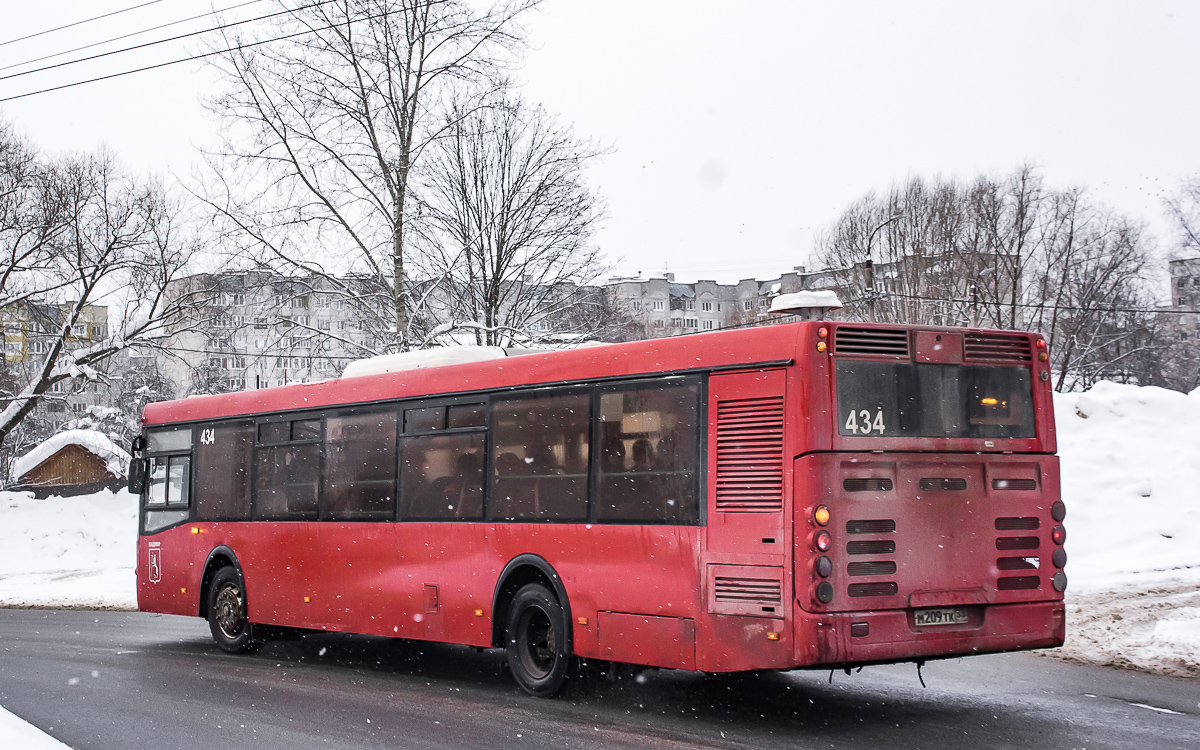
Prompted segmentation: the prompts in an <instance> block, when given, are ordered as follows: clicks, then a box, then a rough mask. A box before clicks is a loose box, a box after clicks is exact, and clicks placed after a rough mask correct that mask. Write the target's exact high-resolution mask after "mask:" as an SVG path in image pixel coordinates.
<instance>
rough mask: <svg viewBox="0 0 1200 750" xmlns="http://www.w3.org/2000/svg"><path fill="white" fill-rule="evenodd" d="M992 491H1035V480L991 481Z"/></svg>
mask: <svg viewBox="0 0 1200 750" xmlns="http://www.w3.org/2000/svg"><path fill="white" fill-rule="evenodd" d="M992 489H993V490H1036V489H1037V480H1036V479H993V480H992Z"/></svg>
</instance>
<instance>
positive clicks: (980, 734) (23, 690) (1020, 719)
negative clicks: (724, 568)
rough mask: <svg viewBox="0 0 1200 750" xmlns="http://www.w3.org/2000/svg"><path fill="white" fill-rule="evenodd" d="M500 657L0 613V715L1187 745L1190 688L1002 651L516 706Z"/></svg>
mask: <svg viewBox="0 0 1200 750" xmlns="http://www.w3.org/2000/svg"><path fill="white" fill-rule="evenodd" d="M503 661H504V660H503V657H502V655H501V654H500V653H499V652H492V651H488V652H482V653H481V652H477V651H476V650H474V649H471V648H464V647H456V646H443V645H435V644H424V643H418V642H412V641H395V640H388V639H382V638H367V637H359V636H343V635H330V634H319V635H311V636H306V637H304V638H302V639H299V640H291V641H276V642H271V643H269V644H267V645H266V646H265V647H264V648H263V649H262V650H261V651H259V652H258V653H256V654H253V655H249V656H230V655H228V654H225V653H224V652H222V651H220V650H219V649H218V648H217V647H216V646H215V645H213V643H212V641H211V639H210V637H209V635H208V626H207V624H206V623H205V622H203V621H202V620H199V619H196V618H185V617H173V616H166V615H152V614H141V613H128V612H84V611H48V610H0V705H3V706H4V707H5V708H7V709H8V710H9V711H11V712H13V713H15V714H17V715H18V716H20V717H22V718H23V719H25V720H26V721H29V722H31V723H33V724H34V725H36V726H38V727H40V728H41V729H43V730H45V731H47V732H49V733H50V734H51V735H53V736H55V737H57V738H58V739H60V740H62V741H63V742H65V743H66V744H68V745H70V746H72V747H75V748H80V749H81V750H93V749H100V748H113V749H119V750H129V749H131V748H153V749H155V750H167V749H169V748H216V747H221V748H240V747H248V748H250V747H253V748H280V749H281V750H282V749H285V748H286V749H287V750H306V749H307V748H493V747H497V748H498V747H528V748H583V747H587V748H593V747H620V748H634V747H636V748H648V747H649V748H659V747H663V748H675V747H679V748H683V747H731V748H741V747H754V748H760V747H788V748H830V747H833V748H1087V749H1088V750H1099V749H1100V748H1153V750H1168V749H1170V748H1188V749H1189V750H1194V748H1198V747H1200V680H1189V679H1181V678H1167V677H1155V676H1151V675H1145V674H1139V673H1135V672H1126V671H1120V670H1114V669H1106V668H1100V667H1085V666H1078V665H1072V664H1065V663H1062V662H1059V661H1057V660H1054V659H1049V658H1045V657H1039V656H1035V655H1032V654H1004V655H993V656H980V657H973V658H969V659H954V660H948V661H942V662H930V663H928V664H926V666H925V668H924V670H923V674H924V678H925V682H926V684H927V685H928V687H927V688H922V687H921V684H920V683H919V682H918V680H917V673H916V668H915V667H913V666H912V665H898V666H888V667H868V668H866V669H864V670H863V671H862V672H860V673H855V674H853V675H851V676H849V677H847V676H846V675H844V674H843V673H842V672H837V673H835V674H834V676H833V683H832V684H829V682H828V679H829V673H828V672H790V673H784V674H780V673H769V674H756V675H745V676H734V677H730V676H712V675H702V674H695V673H687V672H674V671H669V670H649V671H646V672H644V673H642V674H641V675H640V676H637V677H635V676H625V677H622V678H621V679H609V677H607V676H598V675H592V676H589V677H587V678H585V679H580V680H576V681H574V682H573V683H572V684H571V685H570V686H569V687H568V689H567V691H566V692H565V694H564V695H563V696H562V697H560V698H557V699H554V700H543V699H537V698H530V697H528V696H526V695H524V694H523V693H521V692H520V691H519V690H518V689H517V687H516V686H515V684H514V683H513V682H512V679H511V678H510V677H509V676H508V674H507V673H506V672H505V671H504V667H503Z"/></svg>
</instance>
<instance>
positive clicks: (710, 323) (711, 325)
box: [704, 320, 715, 331]
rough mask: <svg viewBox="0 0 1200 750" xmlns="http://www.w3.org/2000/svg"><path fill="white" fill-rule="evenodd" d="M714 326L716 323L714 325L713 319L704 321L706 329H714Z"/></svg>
mask: <svg viewBox="0 0 1200 750" xmlns="http://www.w3.org/2000/svg"><path fill="white" fill-rule="evenodd" d="M714 327H715V325H714V322H713V321H711V320H706V321H704V330H706V331H711V330H713V328H714Z"/></svg>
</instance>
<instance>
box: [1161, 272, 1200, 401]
mask: <svg viewBox="0 0 1200 750" xmlns="http://www.w3.org/2000/svg"><path fill="white" fill-rule="evenodd" d="M1168 270H1169V272H1170V277H1171V301H1170V303H1169V304H1168V305H1167V306H1165V307H1163V308H1161V312H1162V314H1161V315H1160V316H1159V317H1160V318H1161V320H1162V323H1163V331H1164V332H1165V334H1164V338H1165V339H1166V342H1165V343H1166V344H1167V345H1168V346H1169V347H1170V349H1171V350H1172V354H1173V356H1167V357H1164V363H1163V364H1164V366H1163V370H1164V372H1163V374H1164V376H1165V377H1166V379H1167V382H1168V383H1169V384H1170V385H1172V386H1173V387H1177V388H1182V389H1184V390H1189V391H1190V390H1191V389H1192V388H1195V387H1196V386H1197V385H1200V258H1181V259H1179V260H1173V261H1171V262H1170V263H1169V264H1168Z"/></svg>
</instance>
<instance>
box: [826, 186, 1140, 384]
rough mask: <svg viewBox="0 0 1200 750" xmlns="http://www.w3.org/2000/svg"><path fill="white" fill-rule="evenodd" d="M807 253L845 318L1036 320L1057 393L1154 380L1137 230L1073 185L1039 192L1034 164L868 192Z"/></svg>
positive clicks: (1017, 323) (1014, 324)
mask: <svg viewBox="0 0 1200 750" xmlns="http://www.w3.org/2000/svg"><path fill="white" fill-rule="evenodd" d="M817 255H818V260H819V262H822V263H823V264H824V265H825V266H826V267H827V268H829V269H830V270H832V272H833V274H834V276H835V278H836V280H837V283H838V285H839V288H840V291H841V293H842V294H843V296H844V297H845V298H846V301H847V302H848V304H847V309H846V315H847V316H848V317H851V318H859V319H870V320H880V321H894V322H902V323H919V324H928V325H969V326H984V327H991V328H1019V329H1026V328H1032V329H1034V330H1039V331H1041V332H1042V333H1044V334H1045V335H1046V337H1047V340H1048V342H1049V344H1050V347H1051V355H1052V357H1053V364H1054V367H1055V372H1056V375H1055V387H1056V388H1058V389H1059V390H1064V389H1065V390H1071V389H1074V388H1081V387H1088V386H1090V385H1091V384H1092V383H1094V382H1095V381H1096V380H1098V379H1100V378H1111V379H1118V380H1126V381H1130V382H1135V381H1136V382H1142V383H1146V382H1154V381H1155V380H1156V379H1157V378H1158V377H1159V376H1158V375H1156V374H1155V373H1156V372H1157V370H1156V368H1155V366H1154V365H1153V361H1154V360H1155V358H1156V357H1157V356H1158V355H1159V354H1161V353H1162V344H1161V343H1160V337H1159V336H1158V335H1157V333H1156V325H1157V324H1156V322H1155V318H1154V316H1153V315H1150V314H1149V311H1150V310H1152V309H1153V305H1154V299H1153V295H1152V294H1150V293H1149V289H1150V285H1149V278H1150V265H1149V256H1150V248H1149V243H1148V241H1147V239H1146V237H1145V235H1144V232H1143V230H1142V228H1141V226H1140V225H1139V224H1137V223H1135V222H1132V221H1130V220H1128V219H1126V218H1124V217H1122V216H1119V215H1116V214H1113V213H1111V212H1108V211H1106V210H1104V209H1102V208H1100V207H1097V206H1095V205H1093V204H1092V203H1090V202H1089V201H1088V200H1086V197H1085V195H1084V193H1083V191H1081V190H1079V189H1069V190H1057V191H1056V190H1048V189H1047V188H1046V187H1045V186H1044V185H1043V184H1042V180H1041V178H1040V176H1039V175H1038V174H1037V173H1036V171H1035V170H1034V169H1033V168H1032V167H1029V166H1024V167H1021V168H1019V169H1018V170H1016V171H1015V172H1013V173H1012V174H1011V175H1009V176H1007V177H1005V178H1003V179H999V180H997V179H992V178H989V177H979V178H977V179H976V180H975V181H974V182H973V183H971V184H969V185H962V184H960V183H957V182H955V181H952V180H941V179H935V180H933V181H932V182H927V181H925V180H922V179H920V178H914V179H911V180H909V181H908V182H906V183H905V184H903V185H898V186H895V187H893V188H892V189H891V190H890V191H889V192H888V194H887V195H886V196H883V197H879V196H876V195H874V194H868V195H867V196H865V197H864V198H861V199H860V200H858V201H856V202H855V203H854V204H852V205H851V206H850V207H849V208H848V209H847V210H846V211H845V212H844V213H843V215H842V216H841V217H840V218H839V219H838V220H837V221H836V222H835V223H834V225H833V226H832V227H831V228H830V229H829V230H828V231H827V232H826V233H825V234H824V235H823V236H822V238H821V240H820V241H819V244H818V253H817Z"/></svg>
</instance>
